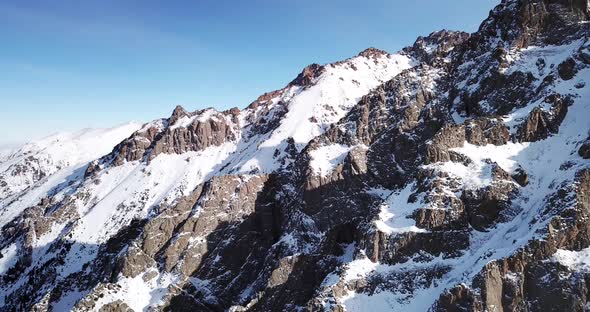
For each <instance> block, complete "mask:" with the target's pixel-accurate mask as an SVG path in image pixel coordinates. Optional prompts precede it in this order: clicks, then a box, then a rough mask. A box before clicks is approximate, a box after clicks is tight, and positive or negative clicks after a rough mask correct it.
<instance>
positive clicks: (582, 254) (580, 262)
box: [552, 248, 590, 272]
mask: <svg viewBox="0 0 590 312" xmlns="http://www.w3.org/2000/svg"><path fill="white" fill-rule="evenodd" d="M552 260H553V261H556V262H559V263H561V264H562V265H564V266H566V267H568V268H569V269H571V270H574V271H582V272H590V248H585V249H582V250H580V251H570V250H563V249H558V250H557V252H555V254H554V255H553V257H552Z"/></svg>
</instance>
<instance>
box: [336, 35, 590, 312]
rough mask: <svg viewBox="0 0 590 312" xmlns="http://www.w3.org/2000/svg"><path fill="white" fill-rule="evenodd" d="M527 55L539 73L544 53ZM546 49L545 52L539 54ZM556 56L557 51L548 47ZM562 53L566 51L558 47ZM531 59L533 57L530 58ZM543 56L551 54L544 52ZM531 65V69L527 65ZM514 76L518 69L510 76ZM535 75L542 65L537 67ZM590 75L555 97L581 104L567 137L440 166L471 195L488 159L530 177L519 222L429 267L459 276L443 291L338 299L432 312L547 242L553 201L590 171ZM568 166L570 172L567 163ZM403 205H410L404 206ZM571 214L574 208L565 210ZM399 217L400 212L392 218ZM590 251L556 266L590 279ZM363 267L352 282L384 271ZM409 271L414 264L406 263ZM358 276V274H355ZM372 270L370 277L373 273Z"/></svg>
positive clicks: (477, 149)
mask: <svg viewBox="0 0 590 312" xmlns="http://www.w3.org/2000/svg"><path fill="white" fill-rule="evenodd" d="M576 45H578V46H579V43H573V44H572V45H571V47H570V46H566V47H563V49H564V51H568V52H567V53H571V51H572V50H573V49H576V48H577V46H576ZM535 49H537V48H531V51H530V53H529V52H526V53H523V54H522V55H521V57H522V58H521V59H519V60H518V61H517V62H515V64H516V65H515V66H522V68H524V69H528V70H531V64H534V63H535V62H536V59H537V58H538V56H539V55H538V54H537V52H535V53H532V50H535ZM539 49H540V48H539ZM544 49H545V50H546V49H551V47H546V48H544ZM555 49H556V50H559V49H562V48H559V49H557V48H555ZM527 53H529V54H530V55H527ZM538 53H540V54H541V55H543V54H544V53H545V52H543V51H541V52H538ZM567 53H566V52H564V53H561V52H559V53H558V52H556V53H554V54H550V55H549V56H548V57H546V62H547V67H549V66H550V64H558V63H560V62H561V61H562V60H563V59H564V58H565V57H566V56H567ZM523 64H524V65H523ZM508 70H512V69H508ZM534 70H537V69H536V66H534ZM589 79H590V71H589V70H588V69H583V70H582V71H580V72H579V73H578V75H577V76H576V79H572V80H570V81H558V83H557V85H556V86H555V87H554V89H553V90H554V91H555V92H558V93H560V94H563V95H565V94H577V95H578V96H577V98H576V99H575V103H574V104H573V105H572V106H570V107H569V111H568V113H567V116H566V118H565V120H564V121H563V123H562V125H561V127H560V129H559V133H558V134H555V135H552V136H551V137H549V138H547V139H545V140H541V141H538V142H533V143H525V144H519V143H508V144H506V145H504V146H493V145H487V146H473V145H469V144H465V145H464V146H463V147H462V148H457V149H454V150H455V151H457V152H459V153H462V154H464V155H466V156H468V157H469V158H471V159H472V161H473V163H474V164H473V165H469V166H463V165H462V164H450V163H442V164H441V163H439V164H434V165H432V166H434V167H436V168H438V169H439V170H445V171H447V172H448V173H449V174H451V175H452V176H454V177H457V178H459V180H460V181H462V182H461V183H462V185H463V187H464V188H470V187H474V188H475V187H481V186H484V185H486V184H487V183H489V173H488V172H487V161H486V160H487V159H489V160H491V161H494V162H497V163H498V164H499V166H500V167H502V168H503V169H504V170H506V171H508V172H512V171H513V170H514V169H516V168H517V167H518V166H520V167H522V168H523V169H524V170H525V171H526V172H527V173H528V175H529V184H528V185H527V186H525V187H521V188H519V195H518V196H517V197H516V198H515V199H514V200H513V202H512V206H513V207H512V208H511V209H513V210H514V212H513V213H514V215H513V217H511V219H510V220H507V221H506V222H504V223H499V224H497V225H496V226H495V228H494V229H492V230H490V231H488V232H473V234H472V236H471V238H470V248H469V249H467V250H466V252H465V254H463V255H462V256H460V257H458V258H455V259H440V258H437V259H434V260H432V261H430V262H427V263H424V264H423V265H435V264H438V265H446V266H449V267H451V270H450V271H449V272H448V273H447V274H445V276H444V277H443V278H442V279H440V280H437V281H436V283H435V284H433V285H430V286H429V287H427V288H418V289H414V290H413V291H412V292H411V293H408V294H400V293H397V292H391V291H387V290H377V291H376V292H375V293H374V294H372V295H367V294H361V293H355V292H353V291H349V292H348V294H347V295H346V296H344V297H342V298H336V299H337V301H338V302H340V303H342V304H343V305H344V306H345V309H346V311H349V312H351V311H367V310H385V311H426V310H428V309H429V308H430V306H431V305H432V304H433V303H434V302H435V301H436V300H437V299H438V297H439V295H440V293H441V292H442V291H444V289H447V288H450V287H453V286H455V285H457V284H461V283H467V284H470V283H471V281H472V280H473V277H474V276H475V275H476V274H477V273H478V272H480V270H481V269H482V268H483V266H484V265H486V264H487V263H489V262H490V260H491V259H500V258H503V257H507V256H509V255H511V254H513V253H514V252H515V251H516V250H517V249H518V248H520V247H522V246H524V245H525V244H527V243H528V242H529V241H530V240H531V239H533V238H540V237H539V235H540V234H539V233H540V230H542V229H544V228H545V227H546V225H547V222H548V220H549V219H550V218H539V216H542V215H543V214H542V213H541V212H542V211H543V210H544V209H545V208H546V205H547V195H549V194H553V193H554V192H556V191H557V189H558V187H559V186H560V185H571V184H572V182H573V180H574V177H575V173H576V172H577V171H578V170H580V169H582V168H588V167H589V166H590V161H589V160H584V159H582V158H581V157H579V156H578V155H577V150H578V148H579V144H580V142H582V141H584V140H585V139H586V137H587V136H588V133H589V130H590V118H588V116H589V115H590V103H589V102H588V101H587V99H588V98H590V90H589V89H588V88H587V87H585V88H583V89H576V88H575V87H574V85H575V84H576V83H577V81H579V80H584V81H590V80H589ZM539 105H542V103H539V102H533V103H530V104H529V105H528V106H526V107H523V108H521V109H518V110H515V111H513V112H512V113H511V114H509V115H508V116H507V117H506V119H505V121H507V122H509V123H511V125H516V124H518V123H519V122H521V121H522V117H525V116H526V115H527V114H528V112H530V111H531V110H532V109H533V108H534V107H537V106H539ZM566 163H567V164H568V166H565V167H564V166H563V165H564V164H566ZM401 202H403V200H402V201H401ZM566 208H568V207H567V206H564V207H562V209H566ZM396 212H397V210H396V209H395V208H394V209H393V211H392V213H393V214H395V213H396ZM589 256H590V249H584V250H582V251H567V250H558V251H557V252H556V254H555V255H554V256H553V258H552V259H553V260H554V261H559V262H560V263H562V264H563V265H566V266H568V267H570V268H571V269H573V270H581V271H584V272H587V271H588V270H589V269H590V265H589V264H590V257H589ZM355 261H357V260H354V261H353V263H358V264H359V265H360V267H363V266H366V267H367V268H368V269H366V270H365V271H362V270H361V271H360V274H359V273H358V272H359V270H360V269H359V268H356V267H353V268H352V271H351V273H350V275H346V274H347V273H345V276H359V275H360V276H362V275H368V274H377V273H378V272H379V269H378V268H380V266H376V267H375V265H370V264H368V263H365V262H363V261H364V260H360V261H357V262H355ZM403 265H404V268H405V269H407V268H408V267H409V264H408V263H406V264H403ZM387 269H388V270H390V271H402V269H401V268H396V267H395V266H392V267H389V268H387ZM349 270H350V268H349ZM366 271H370V273H366Z"/></svg>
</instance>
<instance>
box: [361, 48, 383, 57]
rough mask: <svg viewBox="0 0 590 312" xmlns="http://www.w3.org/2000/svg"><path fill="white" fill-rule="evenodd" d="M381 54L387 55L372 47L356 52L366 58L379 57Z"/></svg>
mask: <svg viewBox="0 0 590 312" xmlns="http://www.w3.org/2000/svg"><path fill="white" fill-rule="evenodd" d="M383 55H389V53H388V52H387V51H383V50H381V49H377V48H374V47H369V48H366V49H364V50H363V51H361V52H360V53H359V54H358V56H364V57H366V58H373V57H380V56H383Z"/></svg>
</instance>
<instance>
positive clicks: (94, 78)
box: [0, 0, 499, 144]
mask: <svg viewBox="0 0 590 312" xmlns="http://www.w3.org/2000/svg"><path fill="white" fill-rule="evenodd" d="M498 2H499V0H475V1H474V0H448V1H440V0H417V1H407V0H404V1H397V0H365V1H352V0H326V1H319V0H299V1H282V0H273V1H271V0H260V1H259V0H254V1H237V0H236V1H225V0H216V1H213V0H211V1H208V0H200V1H199V0H192V1H188V0H187V1H175V0H172V1H152V0H145V1H140V0H136V1H123V0H104V1H77V0H76V1H68V0H61V1H29V0H21V1H1V0H0V38H2V43H1V47H0V133H2V136H1V137H0V144H7V143H12V142H22V141H26V140H31V139H36V138H40V137H43V136H46V135H48V134H51V133H54V132H56V131H67V130H75V129H81V128H86V127H108V126H113V125H116V124H120V123H123V122H126V121H130V120H135V121H148V120H152V119H155V118H159V117H165V116H168V115H169V114H170V112H171V111H172V109H173V108H174V106H175V105H178V104H180V105H183V106H184V107H185V108H187V109H189V110H196V109H200V108H204V107H209V106H213V107H216V108H218V109H226V108H230V107H234V106H237V107H240V108H241V107H244V106H246V105H247V104H249V103H250V102H251V101H253V100H254V99H255V98H256V97H257V96H258V95H260V94H262V93H264V92H266V91H271V90H274V89H278V88H281V87H283V86H284V85H285V84H286V83H288V82H289V81H290V80H291V79H293V78H294V77H295V76H296V75H297V73H299V72H300V71H301V69H302V68H303V67H305V66H306V65H308V64H310V63H327V62H333V61H337V60H341V59H344V58H347V57H350V56H353V55H356V54H357V53H358V52H360V51H362V50H364V49H365V48H367V47H370V46H374V47H377V48H380V49H384V50H387V51H390V52H395V51H397V50H399V49H400V48H402V47H404V46H407V45H410V44H412V43H413V42H414V40H415V38H416V37H417V36H418V35H426V34H428V33H430V32H432V31H435V30H439V29H443V28H445V29H452V30H465V31H469V32H472V31H475V30H476V29H477V27H478V26H479V23H480V22H481V20H483V19H484V18H485V17H486V16H487V14H488V12H489V10H490V9H491V8H492V7H493V6H494V5H496V4H497V3H498Z"/></svg>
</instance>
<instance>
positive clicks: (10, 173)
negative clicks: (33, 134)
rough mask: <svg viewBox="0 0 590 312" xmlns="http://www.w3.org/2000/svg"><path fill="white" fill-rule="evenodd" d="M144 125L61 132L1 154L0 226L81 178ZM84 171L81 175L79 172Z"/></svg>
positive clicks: (131, 124) (130, 124) (132, 124)
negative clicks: (64, 185)
mask: <svg viewBox="0 0 590 312" xmlns="http://www.w3.org/2000/svg"><path fill="white" fill-rule="evenodd" d="M140 126H141V125H139V124H136V123H129V124H124V125H120V126H117V127H114V128H110V129H85V130H82V131H78V132H74V133H58V134H54V135H51V136H49V137H46V138H44V139H41V140H38V141H35V142H32V143H28V144H25V145H24V146H22V147H20V148H16V149H6V150H4V151H2V152H1V154H0V226H3V225H4V224H6V223H7V222H9V221H10V220H11V219H12V218H14V217H15V216H16V214H18V213H20V212H22V210H24V208H26V207H27V206H31V205H35V204H37V202H38V201H39V200H41V198H42V197H45V196H47V194H51V192H54V191H55V190H56V189H57V188H58V185H59V184H67V183H68V182H69V181H75V180H77V179H79V178H80V176H81V173H82V174H83V170H84V168H85V167H86V165H88V162H90V161H92V160H94V159H96V158H98V157H100V156H103V155H105V154H107V153H109V152H110V151H111V150H112V149H113V147H114V146H115V145H116V144H117V143H119V142H120V141H121V140H123V139H124V138H126V137H128V136H129V135H131V133H133V132H134V131H136V130H138V129H139V127H140ZM80 171H82V172H80Z"/></svg>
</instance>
